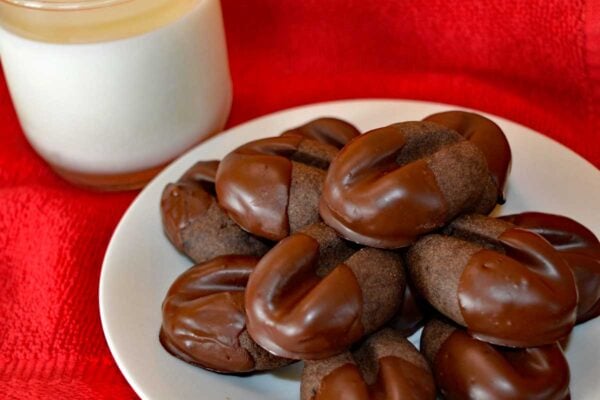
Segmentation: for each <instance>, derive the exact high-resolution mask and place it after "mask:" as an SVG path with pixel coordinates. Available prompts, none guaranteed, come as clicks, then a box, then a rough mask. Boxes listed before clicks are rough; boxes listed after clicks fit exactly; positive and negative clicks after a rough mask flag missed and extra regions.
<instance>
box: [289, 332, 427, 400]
mask: <svg viewBox="0 0 600 400" xmlns="http://www.w3.org/2000/svg"><path fill="white" fill-rule="evenodd" d="M300 399H301V400H339V399H353V400H370V399H386V400H434V399H435V385H434V382H433V377H432V374H431V370H430V368H429V366H428V365H427V362H426V361H425V358H424V357H423V356H422V355H421V353H419V352H418V350H417V349H416V348H415V347H414V346H413V345H412V344H411V343H410V342H409V341H408V340H406V339H405V338H404V337H402V335H400V334H399V333H398V332H394V331H393V330H391V329H383V330H381V331H379V332H377V333H375V334H373V335H371V336H370V337H369V338H368V339H366V340H365V341H364V342H363V343H362V344H361V345H360V347H359V348H358V349H356V350H354V351H352V352H345V353H342V354H339V355H337V356H334V357H331V358H328V359H325V360H319V361H306V362H305V363H304V370H303V371H302V381H301V386H300Z"/></svg>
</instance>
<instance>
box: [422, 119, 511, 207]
mask: <svg viewBox="0 0 600 400" xmlns="http://www.w3.org/2000/svg"><path fill="white" fill-rule="evenodd" d="M424 121H430V122H435V123H438V124H440V125H444V126H446V127H448V128H450V129H453V130H455V131H456V132H458V133H460V134H461V135H462V136H464V137H465V138H466V139H468V140H470V141H471V142H472V143H473V144H475V145H476V146H477V147H478V148H479V149H480V150H481V151H482V152H483V154H484V155H485V158H486V160H487V163H488V168H489V169H490V172H491V174H492V177H493V179H494V183H495V184H496V187H497V188H498V196H499V198H500V199H501V202H504V201H503V199H504V195H503V191H504V186H505V183H506V177H507V175H508V173H509V171H510V165H511V158H512V156H511V151H510V146H509V144H508V140H506V136H504V132H502V129H500V127H499V126H498V125H496V124H495V123H494V122H493V121H491V120H489V119H487V118H485V117H484V116H482V115H479V114H474V113H470V112H465V111H446V112H441V113H438V114H433V115H430V116H429V117H427V118H425V119H424Z"/></svg>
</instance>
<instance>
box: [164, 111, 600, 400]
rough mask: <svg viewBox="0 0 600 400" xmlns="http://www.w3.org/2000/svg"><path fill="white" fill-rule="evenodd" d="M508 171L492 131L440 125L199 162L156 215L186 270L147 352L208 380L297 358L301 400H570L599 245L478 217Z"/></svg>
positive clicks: (591, 313) (455, 118)
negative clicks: (160, 353)
mask: <svg viewBox="0 0 600 400" xmlns="http://www.w3.org/2000/svg"><path fill="white" fill-rule="evenodd" d="M510 160H511V153H510V148H509V145H508V142H507V140H506V138H505V136H504V134H503V132H502V130H501V129H500V128H499V127H498V126H497V125H496V124H494V123H493V122H492V121H490V120H489V119H487V118H485V117H483V116H480V115H477V114H473V113H467V112H462V111H448V112H444V113H439V114H435V115H431V116H429V117H427V118H425V119H424V120H423V121H410V122H401V123H397V124H393V125H390V126H387V127H383V128H379V129H375V130H372V131H370V132H367V133H365V134H363V135H361V134H360V132H359V131H358V130H357V129H356V128H355V127H354V126H352V125H351V124H349V123H348V122H345V121H342V120H339V119H336V118H320V119H317V120H314V121H311V122H309V123H307V124H305V125H303V126H300V127H297V128H294V129H291V130H289V131H286V132H284V133H283V134H281V135H280V136H276V137H272V138H267V139H261V140H256V141H253V142H250V143H247V144H245V145H243V146H241V147H239V148H237V149H235V150H234V151H232V152H231V153H229V154H228V155H227V156H225V157H224V158H223V159H222V160H221V161H200V162H198V163H197V164H195V165H193V166H192V167H191V168H190V169H189V170H188V171H187V172H186V173H185V174H184V175H183V176H182V177H181V178H180V179H179V180H178V181H177V182H175V183H171V184H169V185H167V186H166V187H165V189H164V191H163V196H162V199H161V212H162V220H163V227H164V231H165V234H166V236H167V238H168V239H169V240H170V241H171V243H172V244H173V245H174V246H175V247H176V248H177V249H178V250H179V251H180V252H182V253H183V254H185V255H187V256H188V257H189V258H190V259H192V260H193V261H194V262H195V263H197V264H196V265H195V266H193V267H191V268H190V269H189V270H187V271H185V272H184V273H183V274H182V275H181V276H179V277H178V278H177V280H176V281H175V282H174V283H173V284H172V286H171V288H170V289H169V292H168V293H167V295H166V298H165V300H164V302H163V308H162V315H163V323H162V326H161V329H160V342H161V343H162V345H163V347H164V348H165V349H166V350H167V351H169V352H170V353H171V354H172V355H174V356H175V357H178V358H180V359H182V360H184V361H186V362H188V363H191V364H194V365H197V366H199V367H202V368H205V369H208V370H211V371H215V372H219V373H228V374H240V375H248V374H251V373H253V372H255V371H265V370H271V369H275V368H279V367H281V366H284V365H287V364H290V363H292V362H294V361H296V360H304V370H303V374H302V382H301V391H300V392H301V393H300V397H301V399H302V400H311V399H314V400H318V399H320V400H325V399H393V400H396V399H435V398H436V395H441V396H443V397H445V398H449V399H567V398H569V369H568V365H567V362H566V360H565V357H564V355H563V351H562V348H561V344H560V342H561V341H562V340H564V339H566V338H567V337H568V335H569V333H570V332H571V330H572V329H573V326H574V325H575V324H577V323H583V322H585V321H587V320H589V319H591V318H594V317H596V316H598V315H599V314H600V244H599V242H598V239H597V238H596V237H595V236H594V234H593V233H592V232H591V231H589V230H588V229H587V228H585V227H584V226H582V225H581V224H579V223H577V222H575V221H573V220H571V219H569V218H567V217H562V216H557V215H550V214H543V213H535V212H528V213H524V214H519V215H512V216H505V217H501V218H492V217H489V216H488V214H489V213H490V212H491V211H492V210H493V209H494V208H495V206H496V204H498V203H503V202H504V193H503V190H504V185H505V182H506V179H507V176H508V173H509V169H510ZM423 325H424V330H423V332H422V335H421V345H420V349H417V348H415V347H414V346H413V345H412V344H411V343H410V342H409V341H408V340H407V339H406V338H407V337H408V336H410V335H411V334H413V333H415V332H416V331H417V330H418V329H419V328H420V327H422V326H423Z"/></svg>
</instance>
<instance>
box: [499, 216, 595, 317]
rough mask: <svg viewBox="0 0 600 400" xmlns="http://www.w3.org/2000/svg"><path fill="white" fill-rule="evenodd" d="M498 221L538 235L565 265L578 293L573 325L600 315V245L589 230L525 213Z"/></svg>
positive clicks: (561, 219) (565, 220)
mask: <svg viewBox="0 0 600 400" xmlns="http://www.w3.org/2000/svg"><path fill="white" fill-rule="evenodd" d="M501 219H503V220H505V221H508V222H511V223H513V224H515V225H517V226H519V227H521V228H524V229H527V230H529V231H532V232H535V233H537V234H538V235H540V236H542V237H543V238H544V239H546V240H547V241H548V242H550V244H552V246H554V248H555V249H556V250H557V251H558V252H559V253H560V254H561V256H562V257H563V259H564V260H565V261H566V262H567V264H569V266H570V267H571V270H572V271H573V274H574V275H575V282H576V283H577V291H578V293H579V303H578V306H577V323H583V322H585V321H588V320H590V319H592V318H596V317H597V316H598V315H600V243H599V242H598V238H596V235H594V233H593V232H592V231H590V230H589V229H587V228H586V227H585V226H583V225H581V224H580V223H579V222H577V221H574V220H572V219H571V218H568V217H564V216H562V215H555V214H546V213H539V212H526V213H522V214H516V215H507V216H504V217H501Z"/></svg>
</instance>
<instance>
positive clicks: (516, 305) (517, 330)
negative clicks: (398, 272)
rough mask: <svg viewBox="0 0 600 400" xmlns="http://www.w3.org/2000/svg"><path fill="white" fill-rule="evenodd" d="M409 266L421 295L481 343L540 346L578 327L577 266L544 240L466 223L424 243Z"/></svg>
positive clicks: (502, 224)
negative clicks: (575, 324)
mask: <svg viewBox="0 0 600 400" xmlns="http://www.w3.org/2000/svg"><path fill="white" fill-rule="evenodd" d="M406 261H407V269H408V271H409V274H410V278H411V281H412V282H413V283H414V288H415V289H416V290H418V292H419V294H420V295H422V296H423V297H424V298H425V299H426V300H427V301H428V302H429V303H430V304H431V305H432V306H433V307H434V308H435V309H437V310H438V311H439V312H441V313H442V314H444V315H445V316H446V317H448V318H450V319H452V320H453V321H454V322H456V323H457V324H459V325H461V326H464V327H466V328H468V330H469V333H470V334H471V335H473V336H475V337H476V338H478V339H480V340H483V341H488V342H490V343H493V344H499V345H504V346H513V347H532V346H540V345H544V344H549V343H553V342H555V341H557V340H559V339H561V338H562V337H565V336H566V335H568V334H569V332H570V331H571V329H572V328H573V325H574V323H575V317H576V311H577V288H576V285H575V279H574V277H573V274H572V272H571V270H570V268H569V266H568V265H567V263H566V262H565V261H564V260H563V258H562V257H561V255H560V254H559V253H558V252H557V251H555V250H554V248H553V247H552V246H551V245H550V243H548V242H547V241H546V240H545V239H544V238H542V237H541V236H539V235H537V234H535V233H533V232H530V231H527V230H524V229H520V228H518V227H516V226H514V225H513V224H511V223H509V222H506V221H502V220H498V219H494V218H490V217H485V216H481V215H469V216H463V217H461V218H459V219H457V220H455V221H453V222H452V223H451V224H450V225H449V226H448V227H447V228H446V229H445V231H444V232H443V234H432V235H428V236H425V237H423V238H421V239H420V240H419V241H418V242H417V243H416V244H415V245H414V246H412V247H411V248H410V249H409V251H408V254H407V257H406Z"/></svg>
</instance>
